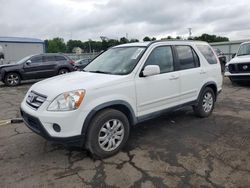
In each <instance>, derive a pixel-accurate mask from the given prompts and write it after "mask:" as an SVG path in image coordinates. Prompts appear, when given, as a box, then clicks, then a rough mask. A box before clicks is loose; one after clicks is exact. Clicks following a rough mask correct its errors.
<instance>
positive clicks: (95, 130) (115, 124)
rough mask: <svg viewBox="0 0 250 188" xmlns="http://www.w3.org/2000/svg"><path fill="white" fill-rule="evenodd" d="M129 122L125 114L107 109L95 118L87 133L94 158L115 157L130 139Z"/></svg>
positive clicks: (88, 143)
mask: <svg viewBox="0 0 250 188" xmlns="http://www.w3.org/2000/svg"><path fill="white" fill-rule="evenodd" d="M129 127H130V126H129V121H128V118H127V117H126V115H125V114H123V113H122V112H120V111H118V110H115V109H105V110H103V111H100V112H98V113H97V114H96V116H95V117H94V118H93V120H92V122H91V124H90V128H89V131H88V133H87V142H86V143H87V144H86V145H87V148H88V149H89V151H90V152H91V154H92V155H93V157H94V158H97V159H101V158H106V157H110V156H112V155H115V154H116V153H118V152H119V151H120V149H121V148H122V147H123V146H124V145H125V144H126V142H127V140H128V137H129Z"/></svg>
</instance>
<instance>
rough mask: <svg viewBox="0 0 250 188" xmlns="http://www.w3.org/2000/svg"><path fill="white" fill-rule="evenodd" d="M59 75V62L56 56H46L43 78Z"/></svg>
mask: <svg viewBox="0 0 250 188" xmlns="http://www.w3.org/2000/svg"><path fill="white" fill-rule="evenodd" d="M56 74H57V60H56V56H55V55H46V56H44V66H43V77H44V78H47V77H51V76H55V75H56Z"/></svg>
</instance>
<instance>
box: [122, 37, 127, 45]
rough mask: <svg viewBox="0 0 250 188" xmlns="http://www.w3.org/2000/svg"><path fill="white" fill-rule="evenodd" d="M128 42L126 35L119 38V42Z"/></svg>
mask: <svg viewBox="0 0 250 188" xmlns="http://www.w3.org/2000/svg"><path fill="white" fill-rule="evenodd" d="M126 43H129V40H128V39H127V38H126V37H122V38H120V44H126Z"/></svg>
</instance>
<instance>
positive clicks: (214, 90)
mask: <svg viewBox="0 0 250 188" xmlns="http://www.w3.org/2000/svg"><path fill="white" fill-rule="evenodd" d="M207 87H210V88H211V89H212V90H213V92H214V95H215V100H216V99H217V95H218V88H217V85H216V83H215V82H213V81H211V82H207V83H205V84H204V85H203V86H202V88H201V90H200V93H199V96H198V100H197V101H199V99H200V98H201V95H202V92H203V91H204V89H205V88H207Z"/></svg>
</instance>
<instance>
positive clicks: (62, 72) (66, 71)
mask: <svg viewBox="0 0 250 188" xmlns="http://www.w3.org/2000/svg"><path fill="white" fill-rule="evenodd" d="M67 73H69V70H68V69H65V68H62V69H59V71H58V75H60V74H67Z"/></svg>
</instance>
